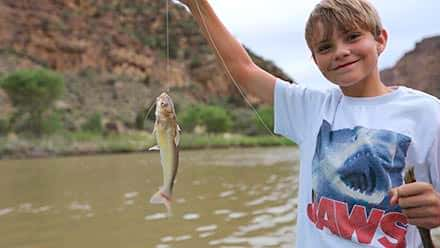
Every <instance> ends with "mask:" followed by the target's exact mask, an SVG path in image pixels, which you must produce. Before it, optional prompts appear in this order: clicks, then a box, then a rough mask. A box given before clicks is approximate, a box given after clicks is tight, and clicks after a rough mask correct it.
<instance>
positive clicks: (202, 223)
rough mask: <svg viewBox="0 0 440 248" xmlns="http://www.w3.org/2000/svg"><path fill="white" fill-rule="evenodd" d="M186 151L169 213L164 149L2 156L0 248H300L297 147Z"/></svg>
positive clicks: (181, 155) (0, 162) (183, 153)
mask: <svg viewBox="0 0 440 248" xmlns="http://www.w3.org/2000/svg"><path fill="white" fill-rule="evenodd" d="M180 157H181V162H180V167H179V174H178V176H177V182H176V185H175V191H174V199H173V216H172V217H170V218H168V217H167V215H166V210H165V208H164V207H163V206H161V205H151V204H150V203H149V199H150V197H151V195H153V194H154V192H155V191H156V190H157V189H158V187H159V186H160V185H161V183H162V174H161V173H162V172H161V167H160V164H159V154H158V153H154V152H153V153H144V154H129V155H106V156H86V157H68V158H57V159H35V160H8V161H0V237H1V238H0V247H2V248H3V247H4V248H60V247H64V248H70V247H72V248H78V247H82V248H88V247H91V248H94V247H105V248H120V247H124V248H125V247H127V248H167V247H173V248H174V247H185V248H186V247H225V248H226V247H229V248H239V247H256V248H258V247H294V242H295V238H296V236H295V221H296V203H297V197H296V196H297V186H298V185H297V176H298V163H299V162H298V151H297V150H296V149H295V148H293V147H278V148H247V149H242V148H240V149H216V150H199V151H183V152H181V154H180ZM436 237H438V235H437V236H436Z"/></svg>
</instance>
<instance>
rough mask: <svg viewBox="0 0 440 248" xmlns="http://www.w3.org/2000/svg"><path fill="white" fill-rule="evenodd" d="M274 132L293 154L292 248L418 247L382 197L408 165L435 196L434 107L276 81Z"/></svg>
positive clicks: (439, 172) (406, 92) (439, 129)
mask: <svg viewBox="0 0 440 248" xmlns="http://www.w3.org/2000/svg"><path fill="white" fill-rule="evenodd" d="M274 112H275V132H276V133H278V134H280V135H283V136H285V137H287V138H289V139H291V140H293V141H294V142H296V143H297V144H298V146H299V149H300V155H301V158H300V163H301V165H300V175H299V192H298V197H299V199H298V203H299V204H298V218H297V228H296V230H297V239H296V240H297V241H296V247H298V248H302V247H410V248H415V247H419V245H420V244H421V240H420V236H419V233H418V231H417V229H416V227H415V226H412V225H409V224H407V219H406V217H405V216H404V215H403V214H402V213H401V209H400V207H398V206H393V207H390V205H389V196H388V194H387V193H388V191H389V189H390V188H392V187H396V186H398V185H401V184H403V182H404V181H403V175H404V173H405V170H406V169H407V168H408V167H411V166H414V167H415V174H416V179H417V181H424V182H429V183H432V184H433V185H434V187H435V188H436V190H437V191H440V156H439V149H440V101H439V100H438V99H437V98H435V97H433V96H430V95H428V94H425V93H423V92H420V91H416V90H413V89H409V88H407V87H403V86H399V87H396V88H395V89H394V90H393V91H392V92H390V93H388V94H386V95H383V96H378V97H364V98H355V97H348V96H344V95H343V94H342V92H341V90H340V89H339V88H333V89H329V90H327V91H325V92H321V91H317V90H311V89H307V88H304V87H302V86H300V85H295V84H289V83H287V82H284V81H282V80H277V82H276V86H275V93H274Z"/></svg>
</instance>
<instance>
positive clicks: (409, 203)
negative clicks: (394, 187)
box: [398, 191, 438, 209]
mask: <svg viewBox="0 0 440 248" xmlns="http://www.w3.org/2000/svg"><path fill="white" fill-rule="evenodd" d="M399 192H400V191H399ZM437 200H438V199H437V197H436V195H435V194H420V195H414V196H407V197H405V196H400V195H399V200H398V204H399V205H400V207H401V208H403V209H405V208H416V207H421V206H432V205H435V204H436V203H437Z"/></svg>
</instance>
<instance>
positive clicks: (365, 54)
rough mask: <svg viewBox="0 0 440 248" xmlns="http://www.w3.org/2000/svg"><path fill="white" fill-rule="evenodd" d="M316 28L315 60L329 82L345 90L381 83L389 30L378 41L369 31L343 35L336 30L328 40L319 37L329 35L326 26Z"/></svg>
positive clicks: (343, 33)
mask: <svg viewBox="0 0 440 248" xmlns="http://www.w3.org/2000/svg"><path fill="white" fill-rule="evenodd" d="M316 25H317V26H316V28H317V35H316V38H315V39H314V42H313V44H312V53H313V59H314V61H315V63H316V65H317V66H318V67H319V70H320V71H321V72H322V74H323V75H324V76H325V77H326V78H327V79H328V80H330V81H331V82H333V83H335V84H336V85H339V86H340V87H341V88H342V89H344V88H346V89H347V88H350V87H351V86H354V85H357V86H361V85H359V83H362V84H365V85H367V83H380V79H379V74H378V66H377V62H378V57H379V54H380V53H381V52H382V51H383V50H384V48H385V45H386V41H387V34H386V31H385V30H382V32H381V34H380V35H379V36H378V37H376V38H375V37H374V36H373V35H372V34H371V33H370V32H368V31H365V30H360V29H359V30H352V31H349V32H343V31H341V30H337V29H335V30H334V32H333V34H331V35H330V36H329V37H328V38H326V37H319V36H320V35H321V34H324V33H325V32H324V27H323V25H322V24H321V23H319V22H318V23H317V24H316ZM321 36H323V35H321ZM360 88H363V87H362V86H361V87H360Z"/></svg>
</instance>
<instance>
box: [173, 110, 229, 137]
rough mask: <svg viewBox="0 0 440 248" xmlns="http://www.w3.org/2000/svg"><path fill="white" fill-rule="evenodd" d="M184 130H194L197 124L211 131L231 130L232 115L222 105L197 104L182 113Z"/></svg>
mask: <svg viewBox="0 0 440 248" xmlns="http://www.w3.org/2000/svg"><path fill="white" fill-rule="evenodd" d="M180 123H182V127H183V129H184V130H193V129H194V127H195V126H197V125H199V126H205V127H206V130H207V131H208V132H209V133H220V132H226V131H229V130H230V128H231V126H232V121H231V117H230V116H229V114H228V113H227V112H226V110H224V109H223V108H221V107H218V106H208V105H196V106H193V107H191V108H188V109H187V110H186V111H185V112H183V113H182V118H181V120H180Z"/></svg>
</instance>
